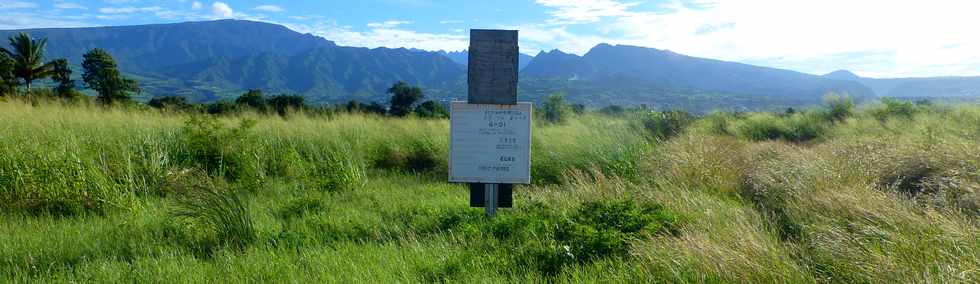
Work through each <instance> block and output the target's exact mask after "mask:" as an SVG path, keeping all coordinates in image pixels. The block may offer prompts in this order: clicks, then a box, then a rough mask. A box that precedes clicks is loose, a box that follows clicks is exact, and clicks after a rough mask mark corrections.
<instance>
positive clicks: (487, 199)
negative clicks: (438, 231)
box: [449, 30, 532, 216]
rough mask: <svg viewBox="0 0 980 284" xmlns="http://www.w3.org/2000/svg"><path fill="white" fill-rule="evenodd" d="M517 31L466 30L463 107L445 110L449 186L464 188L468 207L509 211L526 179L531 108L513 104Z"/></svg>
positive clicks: (491, 212)
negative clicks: (515, 189) (467, 189)
mask: <svg viewBox="0 0 980 284" xmlns="http://www.w3.org/2000/svg"><path fill="white" fill-rule="evenodd" d="M517 60H518V45H517V31H510V30H470V47H469V64H468V66H469V70H468V73H467V83H468V91H469V92H468V95H467V102H453V103H452V106H451V107H450V120H451V123H450V124H451V127H450V132H451V133H450V137H451V138H450V154H449V181H450V182H465V183H469V187H470V206H473V207H485V208H486V212H487V215H490V216H493V215H494V214H496V211H497V207H511V206H512V203H513V195H512V194H513V191H512V189H513V187H512V185H513V184H528V183H530V182H531V177H530V165H531V159H530V150H531V149H530V148H531V117H532V116H531V104H530V103H520V104H519V103H517Z"/></svg>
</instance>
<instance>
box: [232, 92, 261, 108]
mask: <svg viewBox="0 0 980 284" xmlns="http://www.w3.org/2000/svg"><path fill="white" fill-rule="evenodd" d="M235 103H236V104H239V105H246V106H248V107H250V108H252V109H255V110H258V111H265V109H266V105H267V103H266V100H265V97H263V96H262V90H258V89H253V90H248V92H245V93H244V94H242V95H241V96H239V97H238V98H237V99H235Z"/></svg>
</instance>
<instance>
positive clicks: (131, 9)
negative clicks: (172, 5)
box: [99, 6, 163, 14]
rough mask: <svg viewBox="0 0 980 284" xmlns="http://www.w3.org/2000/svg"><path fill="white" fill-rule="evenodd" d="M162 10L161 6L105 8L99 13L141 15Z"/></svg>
mask: <svg viewBox="0 0 980 284" xmlns="http://www.w3.org/2000/svg"><path fill="white" fill-rule="evenodd" d="M162 9H163V8H160V6H151V7H105V8H99V13H102V14H132V13H141V12H156V11H160V10H162Z"/></svg>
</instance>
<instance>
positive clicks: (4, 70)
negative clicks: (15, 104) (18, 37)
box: [0, 52, 17, 97]
mask: <svg viewBox="0 0 980 284" xmlns="http://www.w3.org/2000/svg"><path fill="white" fill-rule="evenodd" d="M16 88H17V77H16V76H14V60H13V59H10V57H9V56H7V54H6V53H3V52H0V97H2V96H4V95H6V94H14V92H15V91H16Z"/></svg>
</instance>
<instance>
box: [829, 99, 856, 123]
mask: <svg viewBox="0 0 980 284" xmlns="http://www.w3.org/2000/svg"><path fill="white" fill-rule="evenodd" d="M824 103H825V104H826V105H827V110H826V114H825V115H826V118H827V120H830V121H834V122H841V121H844V119H846V118H847V117H849V116H851V115H852V114H853V113H854V99H852V98H850V97H841V96H838V95H836V94H831V95H827V96H826V97H824Z"/></svg>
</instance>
